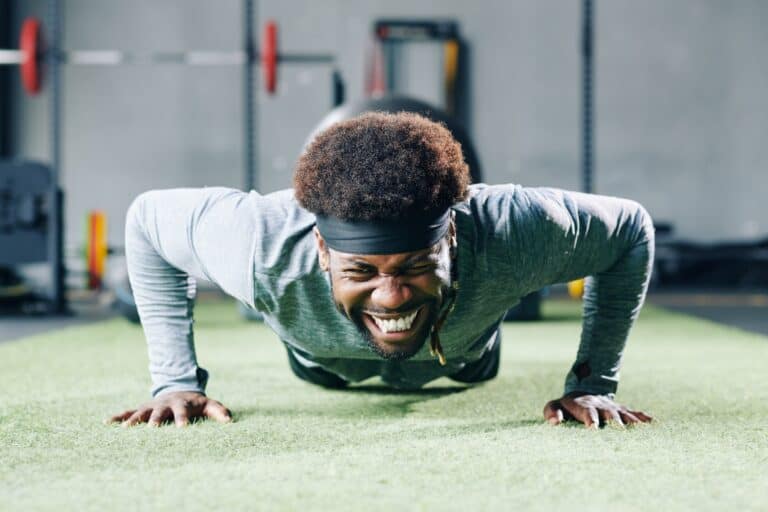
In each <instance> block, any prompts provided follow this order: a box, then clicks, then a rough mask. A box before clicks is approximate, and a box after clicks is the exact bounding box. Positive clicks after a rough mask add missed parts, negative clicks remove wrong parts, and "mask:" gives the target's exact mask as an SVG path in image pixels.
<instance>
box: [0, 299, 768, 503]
mask: <svg viewBox="0 0 768 512" xmlns="http://www.w3.org/2000/svg"><path fill="white" fill-rule="evenodd" d="M666 300H668V301H671V300H672V298H671V297H667V299H666ZM544 317H545V319H546V318H550V319H552V320H550V321H547V320H544V321H541V322H519V323H508V324H505V326H504V333H503V336H504V338H505V340H506V342H507V343H506V344H505V347H506V349H505V350H504V351H502V364H501V370H500V374H499V376H498V377H497V378H496V379H494V380H493V381H491V382H489V383H487V384H485V385H480V386H476V387H466V386H463V385H458V384H456V383H454V382H452V381H448V380H445V379H441V380H438V381H436V382H434V383H432V384H430V385H429V386H427V387H426V388H424V389H423V390H421V391H418V392H397V391H392V390H389V389H385V388H382V387H380V385H379V384H378V383H377V382H376V381H375V380H372V381H370V382H365V383H362V384H361V385H356V386H354V387H352V388H351V389H349V390H345V391H331V390H325V389H321V388H318V387H316V386H312V385H310V384H306V383H304V382H302V381H300V380H298V379H297V378H295V377H294V376H293V375H292V374H291V372H290V370H289V368H288V364H287V361H286V357H285V350H284V349H283V347H282V346H281V344H280V343H278V342H277V340H276V339H275V336H274V334H272V333H271V331H269V330H268V328H266V327H265V326H264V325H263V324H260V323H248V322H245V321H243V319H242V318H241V317H240V316H239V314H238V312H237V308H236V307H235V304H234V303H233V302H231V301H221V300H214V301H201V302H200V304H199V305H198V308H197V322H196V334H197V336H196V338H197V348H198V350H197V353H198V357H199V358H200V360H201V361H204V362H205V365H206V367H207V369H208V370H209V371H210V372H211V375H212V377H211V381H210V384H209V387H208V392H209V394H210V395H211V396H212V397H215V398H217V399H219V400H221V401H222V402H223V403H225V404H226V405H227V406H228V407H229V408H231V409H232V411H233V414H234V419H235V421H234V422H233V423H232V424H229V425H220V424H216V423H213V422H202V423H197V424H194V425H192V426H191V427H189V428H186V429H177V428H175V427H163V428H161V429H160V430H159V431H155V430H154V429H151V428H149V427H146V426H139V427H134V428H130V429H124V428H121V427H119V426H115V425H104V424H102V422H101V420H102V419H103V418H106V417H108V416H110V415H112V414H115V413H116V412H118V411H119V410H122V409H123V408H125V407H128V406H131V405H136V404H138V403H141V402H142V401H143V400H146V397H147V389H148V385H149V382H148V381H149V379H148V376H147V374H146V348H145V346H144V343H142V333H141V330H140V329H139V327H138V326H136V325H132V324H129V323H128V322H126V321H124V320H123V319H122V318H114V319H110V320H105V321H98V322H93V323H90V324H88V325H75V326H72V327H71V328H67V329H60V330H56V331H52V332H48V333H45V334H38V335H35V336H32V337H30V338H27V340H26V341H24V338H22V340H21V341H17V342H10V343H3V344H2V345H0V375H2V376H3V396H2V401H0V460H2V461H3V464H1V465H0V496H3V504H4V506H8V507H9V510H75V509H77V510H86V509H88V510H95V509H99V510H103V509H109V510H136V509H140V510H158V509H170V508H173V509H179V508H183V509H185V510H211V509H221V508H226V509H228V510H230V509H236V510H250V509H253V508H270V509H275V510H282V509H286V510H299V509H310V510H393V509H403V510H432V509H439V510H489V509H496V510H502V509H508V508H509V507H510V506H511V505H510V504H515V506H517V507H520V508H522V509H524V510H534V511H535V510H542V511H547V512H549V511H551V510H559V509H563V508H565V507H572V506H573V504H574V503H586V504H588V506H589V507H590V508H610V509H611V510H665V511H674V510H693V509H695V510H697V512H700V511H706V510H712V511H720V510H724V509H726V510H731V509H737V510H740V511H753V510H754V511H758V510H765V508H764V507H763V505H764V504H765V503H768V485H767V484H768V481H767V480H766V473H765V470H764V468H765V462H766V461H768V444H766V443H765V427H764V425H765V418H766V417H768V382H767V381H766V379H765V378H764V374H765V372H764V363H765V361H766V358H768V343H766V341H768V338H766V337H765V336H763V335H757V334H753V333H749V332H746V331H744V330H742V329H736V328H732V327H730V326H724V325H718V324H713V323H712V322H710V321H707V320H701V319H698V318H696V317H693V316H689V315H684V314H680V313H677V312H672V311H669V310H665V309H662V308H659V307H657V306H654V305H653V304H650V305H648V306H647V307H646V308H645V309H644V311H643V314H642V315H641V316H640V319H639V321H638V323H637V325H636V326H635V328H634V330H633V333H632V338H631V340H630V344H629V345H628V349H627V353H626V357H625V361H624V372H623V373H624V375H623V376H622V385H621V387H620V390H619V394H618V396H617V399H618V400H619V401H620V402H623V403H627V404H628V405H630V406H632V407H634V408H639V409H641V410H644V411H646V412H648V413H649V414H651V415H653V416H654V418H655V420H654V422H653V423H651V424H649V425H640V426H637V427H634V428H631V429H628V430H621V429H618V428H616V427H614V426H607V427H605V428H603V429H602V430H601V431H600V432H593V431H590V430H587V429H584V428H583V427H582V426H579V425H573V424H567V425H564V426H561V427H551V426H549V425H547V424H546V423H545V422H544V421H543V418H542V417H541V408H542V407H543V405H544V403H545V402H546V401H547V400H549V399H551V398H553V397H555V396H557V395H558V393H559V391H561V389H562V381H563V375H564V373H565V371H566V370H567V368H568V366H569V365H570V363H571V362H572V359H573V354H574V352H575V350H576V345H577V343H576V341H575V340H577V338H578V332H579V329H580V310H579V304H578V302H576V301H570V300H560V299H557V298H552V299H551V300H547V301H545V303H544ZM533 340H535V342H533ZM724 340H727V341H728V342H727V343H723V341H724ZM553 429H558V430H553ZM191 483H192V484H191ZM71 489H77V492H71ZM761 504H762V505H761Z"/></svg>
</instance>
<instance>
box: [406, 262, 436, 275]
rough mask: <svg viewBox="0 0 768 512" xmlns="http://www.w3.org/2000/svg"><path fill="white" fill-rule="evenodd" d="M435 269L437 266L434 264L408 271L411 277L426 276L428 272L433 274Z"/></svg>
mask: <svg viewBox="0 0 768 512" xmlns="http://www.w3.org/2000/svg"><path fill="white" fill-rule="evenodd" d="M434 269H435V266H434V265H433V264H427V265H417V266H415V267H411V268H409V269H408V271H407V272H408V274H411V275H419V274H424V273H426V272H431V271H432V270H434Z"/></svg>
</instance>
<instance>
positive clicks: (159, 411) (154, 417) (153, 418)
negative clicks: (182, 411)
mask: <svg viewBox="0 0 768 512" xmlns="http://www.w3.org/2000/svg"><path fill="white" fill-rule="evenodd" d="M171 415H172V414H171V410H170V409H169V408H168V407H156V408H155V410H153V411H152V414H151V415H150V416H149V421H147V424H148V425H149V426H150V427H159V426H160V424H161V423H163V422H164V421H166V420H168V419H170V417H171Z"/></svg>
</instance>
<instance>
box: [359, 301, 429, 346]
mask: <svg viewBox="0 0 768 512" xmlns="http://www.w3.org/2000/svg"><path fill="white" fill-rule="evenodd" d="M426 317H427V307H426V306H421V307H419V308H418V309H416V310H413V311H411V312H410V313H406V314H404V315H384V316H379V315H373V314H370V313H365V312H364V313H363V321H364V322H365V325H366V327H367V328H368V330H369V331H371V333H372V334H374V335H375V336H376V337H377V338H379V339H382V340H384V341H386V342H394V343H397V342H404V341H408V340H410V339H411V338H412V337H413V336H414V335H415V334H416V333H417V332H419V329H420V328H421V326H422V324H423V323H424V319H425V318H426Z"/></svg>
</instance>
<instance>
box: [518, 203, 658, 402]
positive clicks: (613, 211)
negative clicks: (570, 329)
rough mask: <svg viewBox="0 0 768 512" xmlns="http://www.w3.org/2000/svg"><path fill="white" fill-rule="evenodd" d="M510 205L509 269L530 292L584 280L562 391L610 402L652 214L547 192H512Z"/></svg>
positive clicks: (643, 269)
mask: <svg viewBox="0 0 768 512" xmlns="http://www.w3.org/2000/svg"><path fill="white" fill-rule="evenodd" d="M510 207H511V215H510V217H509V218H510V223H509V226H508V228H509V231H508V233H509V238H510V240H509V242H510V246H511V250H512V255H511V258H512V260H513V268H517V269H520V274H519V278H520V279H522V280H527V281H528V282H527V287H528V289H529V290H530V291H534V290H536V289H539V288H541V287H543V286H546V285H549V284H554V283H562V282H567V281H571V280H574V279H578V278H582V277H587V279H586V282H585V290H584V298H583V302H584V304H583V308H584V309H583V323H582V331H581V341H580V344H579V349H578V353H577V356H576V362H575V363H574V364H573V365H572V367H571V369H570V371H569V372H568V375H567V377H566V380H565V393H571V392H586V393H591V394H602V395H608V396H611V397H613V395H614V393H615V392H616V388H617V384H618V380H619V369H620V367H621V360H622V355H623V353H624V347H625V344H626V341H627V337H628V335H629V332H630V329H631V327H632V325H633V323H634V321H635V319H636V318H637V316H638V314H639V312H640V308H641V307H642V305H643V302H644V300H645V294H646V291H647V289H648V283H649V280H650V277H651V269H652V266H653V253H654V228H653V223H652V220H651V217H650V215H649V214H648V213H647V211H646V210H645V209H644V208H643V207H642V206H641V205H640V204H639V203H637V202H635V201H631V200H628V199H621V198H616V197H608V196H599V195H592V194H583V193H578V192H567V191H563V190H557V189H548V188H520V189H517V191H516V193H515V194H514V195H513V199H512V204H511V205H510Z"/></svg>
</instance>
